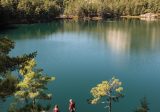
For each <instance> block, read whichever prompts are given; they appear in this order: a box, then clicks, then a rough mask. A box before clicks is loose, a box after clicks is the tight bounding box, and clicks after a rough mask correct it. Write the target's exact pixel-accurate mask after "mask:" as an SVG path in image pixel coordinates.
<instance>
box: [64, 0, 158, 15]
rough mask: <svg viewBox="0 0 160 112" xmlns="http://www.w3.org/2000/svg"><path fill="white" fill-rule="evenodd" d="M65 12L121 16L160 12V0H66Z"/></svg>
mask: <svg viewBox="0 0 160 112" xmlns="http://www.w3.org/2000/svg"><path fill="white" fill-rule="evenodd" d="M64 13H65V14H71V15H78V16H81V17H84V16H85V17H86V16H101V17H104V18H105V17H119V16H126V15H132V16H136V15H140V14H144V13H160V2H159V0H65V10H64Z"/></svg>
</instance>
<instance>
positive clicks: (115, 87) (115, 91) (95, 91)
mask: <svg viewBox="0 0 160 112" xmlns="http://www.w3.org/2000/svg"><path fill="white" fill-rule="evenodd" d="M121 85H122V82H120V81H119V79H116V78H115V77H113V78H112V79H111V80H110V81H102V83H100V84H98V85H97V86H96V87H93V88H92V89H91V94H92V96H93V99H92V100H91V101H90V102H91V104H97V103H99V101H100V100H104V98H107V100H106V99H105V100H106V101H104V102H101V103H106V104H107V106H106V107H107V108H108V110H109V112H111V110H112V101H118V99H119V98H120V97H122V96H123V95H122V93H121V92H122V91H123V87H122V86H121Z"/></svg>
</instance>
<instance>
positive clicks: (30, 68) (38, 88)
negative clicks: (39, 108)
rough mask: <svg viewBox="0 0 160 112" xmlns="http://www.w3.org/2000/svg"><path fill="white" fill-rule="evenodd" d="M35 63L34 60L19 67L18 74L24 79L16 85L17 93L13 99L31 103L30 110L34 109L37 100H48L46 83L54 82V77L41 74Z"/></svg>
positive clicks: (49, 97) (49, 95)
mask: <svg viewBox="0 0 160 112" xmlns="http://www.w3.org/2000/svg"><path fill="white" fill-rule="evenodd" d="M35 66H36V62H35V60H34V59H31V60H29V61H26V62H25V63H24V64H23V66H22V67H21V69H20V71H19V73H20V74H21V75H22V76H23V77H24V78H23V80H22V81H20V82H19V83H18V84H17V88H18V91H16V93H15V97H16V98H18V100H20V101H22V100H24V101H26V102H32V109H31V110H33V111H34V110H35V109H36V108H35V107H36V101H37V100H39V99H43V100H44V99H45V100H49V99H51V97H52V94H48V93H46V90H47V87H46V86H47V84H48V82H50V81H52V80H54V79H55V78H54V77H49V76H47V75H45V74H43V73H42V71H43V70H42V69H36V68H35Z"/></svg>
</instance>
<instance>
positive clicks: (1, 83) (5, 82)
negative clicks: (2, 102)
mask: <svg viewBox="0 0 160 112" xmlns="http://www.w3.org/2000/svg"><path fill="white" fill-rule="evenodd" d="M14 46H15V43H14V42H13V41H11V40H10V39H7V38H0V97H1V98H5V97H7V96H9V95H13V93H14V92H15V91H16V84H17V83H18V80H17V78H16V77H15V76H13V75H12V74H11V71H14V70H16V69H19V67H20V65H22V64H23V63H24V62H26V61H27V60H30V59H32V58H33V57H35V56H36V52H35V53H31V54H28V55H26V54H25V55H23V56H17V57H11V56H10V55H9V52H10V51H11V50H12V49H13V48H14Z"/></svg>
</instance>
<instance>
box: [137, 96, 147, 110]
mask: <svg viewBox="0 0 160 112" xmlns="http://www.w3.org/2000/svg"><path fill="white" fill-rule="evenodd" d="M148 111H149V106H148V102H147V99H146V97H144V98H143V99H142V100H141V101H140V107H138V108H137V109H136V110H135V111H134V112H148Z"/></svg>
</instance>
